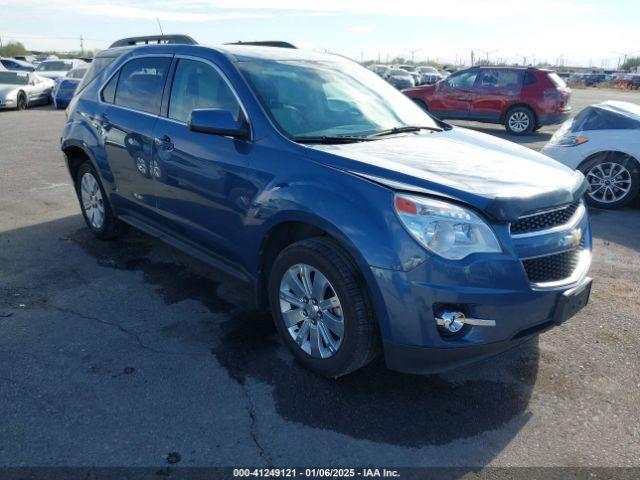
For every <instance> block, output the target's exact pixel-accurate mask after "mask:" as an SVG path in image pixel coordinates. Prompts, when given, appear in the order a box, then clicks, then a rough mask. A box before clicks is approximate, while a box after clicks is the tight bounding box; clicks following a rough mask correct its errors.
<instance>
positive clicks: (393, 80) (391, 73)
mask: <svg viewBox="0 0 640 480" xmlns="http://www.w3.org/2000/svg"><path fill="white" fill-rule="evenodd" d="M384 79H385V80H386V81H387V82H389V83H390V84H391V85H393V86H394V87H396V88H397V89H399V90H401V89H403V88H411V87H413V86H415V84H416V83H415V81H414V79H413V77H412V76H411V74H410V73H409V72H407V71H406V70H402V69H400V68H390V69H389V70H388V71H387V73H385V76H384Z"/></svg>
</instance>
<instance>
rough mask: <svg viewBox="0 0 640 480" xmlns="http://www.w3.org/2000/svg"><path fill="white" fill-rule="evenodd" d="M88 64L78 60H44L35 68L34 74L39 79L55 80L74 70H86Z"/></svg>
mask: <svg viewBox="0 0 640 480" xmlns="http://www.w3.org/2000/svg"><path fill="white" fill-rule="evenodd" d="M87 65H88V63H86V62H83V61H82V60H79V59H63V60H45V61H44V62H41V63H40V64H39V65H38V66H37V67H36V70H35V71H36V73H37V74H38V75H40V76H41V77H47V78H51V79H53V80H55V79H56V78H60V77H64V76H65V75H66V74H67V72H69V71H71V70H73V69H74V68H83V67H84V68H86V67H87Z"/></svg>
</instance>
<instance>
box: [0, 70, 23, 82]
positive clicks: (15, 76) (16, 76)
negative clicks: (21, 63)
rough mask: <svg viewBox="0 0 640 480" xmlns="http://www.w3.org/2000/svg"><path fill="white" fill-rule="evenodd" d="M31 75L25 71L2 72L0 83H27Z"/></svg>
mask: <svg viewBox="0 0 640 480" xmlns="http://www.w3.org/2000/svg"><path fill="white" fill-rule="evenodd" d="M28 83H29V75H28V74H26V73H24V72H0V84H5V85H27V84H28Z"/></svg>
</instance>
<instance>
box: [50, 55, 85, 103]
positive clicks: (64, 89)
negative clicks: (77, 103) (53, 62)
mask: <svg viewBox="0 0 640 480" xmlns="http://www.w3.org/2000/svg"><path fill="white" fill-rule="evenodd" d="M88 68H89V65H87V67H86V68H74V69H73V70H69V71H68V72H67V74H66V75H65V76H64V77H60V78H58V79H57V80H56V85H55V88H54V90H53V102H54V103H55V105H56V108H66V107H67V105H69V102H70V101H71V99H72V98H73V94H74V93H75V91H76V88H77V87H78V85H79V84H80V81H81V80H82V79H83V77H84V75H85V74H86V73H87V69H88Z"/></svg>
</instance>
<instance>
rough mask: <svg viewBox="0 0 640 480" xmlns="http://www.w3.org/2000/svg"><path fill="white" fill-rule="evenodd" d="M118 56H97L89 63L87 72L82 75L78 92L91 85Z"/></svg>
mask: <svg viewBox="0 0 640 480" xmlns="http://www.w3.org/2000/svg"><path fill="white" fill-rule="evenodd" d="M116 58H118V57H117V56H114V57H96V58H95V59H94V60H93V62H91V63H90V64H89V68H88V70H87V73H86V74H85V75H84V77H82V81H81V82H80V85H78V90H77V92H78V93H80V92H81V91H82V90H84V88H85V87H86V86H87V85H89V84H90V83H91V82H92V81H93V80H95V78H96V77H97V76H98V75H100V74H101V73H102V72H104V70H105V69H106V68H107V67H108V66H109V65H111V64H112V63H113V61H114V60H115V59H116Z"/></svg>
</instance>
